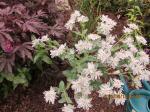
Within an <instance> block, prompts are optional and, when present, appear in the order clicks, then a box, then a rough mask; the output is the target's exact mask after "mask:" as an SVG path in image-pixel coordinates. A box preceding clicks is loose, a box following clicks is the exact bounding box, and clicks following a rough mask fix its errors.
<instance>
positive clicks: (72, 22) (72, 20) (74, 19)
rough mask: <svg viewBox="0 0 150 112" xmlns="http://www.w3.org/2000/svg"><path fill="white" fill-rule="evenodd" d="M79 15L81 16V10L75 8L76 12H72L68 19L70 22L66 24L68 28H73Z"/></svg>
mask: <svg viewBox="0 0 150 112" xmlns="http://www.w3.org/2000/svg"><path fill="white" fill-rule="evenodd" d="M79 16H81V14H80V12H79V11H77V10H75V11H74V13H72V14H71V17H70V19H69V20H68V22H67V23H66V24H65V27H66V29H68V30H72V29H73V27H74V25H75V22H76V19H77V17H79Z"/></svg>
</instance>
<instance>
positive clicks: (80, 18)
mask: <svg viewBox="0 0 150 112" xmlns="http://www.w3.org/2000/svg"><path fill="white" fill-rule="evenodd" d="M88 21H89V18H88V17H86V16H83V15H81V16H79V17H77V22H80V23H85V22H88Z"/></svg>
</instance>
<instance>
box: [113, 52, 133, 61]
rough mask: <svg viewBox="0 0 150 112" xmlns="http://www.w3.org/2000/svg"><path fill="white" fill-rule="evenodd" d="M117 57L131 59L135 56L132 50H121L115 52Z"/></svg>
mask: <svg viewBox="0 0 150 112" xmlns="http://www.w3.org/2000/svg"><path fill="white" fill-rule="evenodd" d="M115 58H119V59H120V60H124V59H131V58H133V53H132V52H131V51H125V50H120V51H118V52H116V53H115Z"/></svg>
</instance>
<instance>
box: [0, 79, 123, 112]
mask: <svg viewBox="0 0 150 112" xmlns="http://www.w3.org/2000/svg"><path fill="white" fill-rule="evenodd" d="M52 81H53V83H57V82H59V80H52ZM50 85H51V84H50V83H49V84H48V83H47V82H44V80H39V81H36V82H34V83H33V84H32V85H31V86H30V87H28V88H23V87H18V88H17V89H16V90H15V91H14V92H13V93H11V94H10V95H9V96H8V97H7V98H6V99H4V100H0V112H62V111H61V107H62V106H63V105H62V104H58V103H57V101H56V102H55V104H54V105H52V104H48V103H46V102H45V101H44V96H43V91H45V90H48V89H49V87H50ZM52 85H56V84H52ZM71 96H72V95H71ZM91 96H92V98H93V100H92V104H93V107H92V108H91V109H90V110H89V111H84V110H82V109H76V110H75V112H123V110H124V107H123V106H115V104H114V103H113V104H109V101H108V99H105V98H99V97H98V94H97V93H96V92H95V93H92V95H91Z"/></svg>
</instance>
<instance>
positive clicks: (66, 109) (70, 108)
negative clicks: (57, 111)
mask: <svg viewBox="0 0 150 112" xmlns="http://www.w3.org/2000/svg"><path fill="white" fill-rule="evenodd" d="M74 109H75V108H74V106H73V105H70V104H68V105H66V104H64V107H63V108H62V111H63V112H73V110H74Z"/></svg>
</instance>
